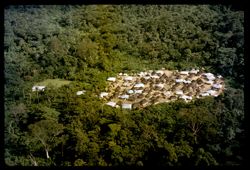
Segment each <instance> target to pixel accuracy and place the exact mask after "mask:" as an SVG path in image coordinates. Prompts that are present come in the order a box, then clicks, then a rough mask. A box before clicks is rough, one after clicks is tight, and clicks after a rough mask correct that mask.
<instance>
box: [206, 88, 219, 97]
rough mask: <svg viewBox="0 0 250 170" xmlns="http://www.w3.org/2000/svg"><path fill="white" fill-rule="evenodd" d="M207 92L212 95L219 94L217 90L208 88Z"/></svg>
mask: <svg viewBox="0 0 250 170" xmlns="http://www.w3.org/2000/svg"><path fill="white" fill-rule="evenodd" d="M207 93H209V94H210V95H211V96H214V95H217V92H216V91H215V90H211V89H210V90H208V91H207Z"/></svg>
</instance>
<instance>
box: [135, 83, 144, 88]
mask: <svg viewBox="0 0 250 170" xmlns="http://www.w3.org/2000/svg"><path fill="white" fill-rule="evenodd" d="M140 87H144V84H143V83H137V84H135V85H134V88H140Z"/></svg>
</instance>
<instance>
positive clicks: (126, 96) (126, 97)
mask: <svg viewBox="0 0 250 170" xmlns="http://www.w3.org/2000/svg"><path fill="white" fill-rule="evenodd" d="M119 98H121V99H128V98H129V95H127V94H124V95H122V96H119Z"/></svg>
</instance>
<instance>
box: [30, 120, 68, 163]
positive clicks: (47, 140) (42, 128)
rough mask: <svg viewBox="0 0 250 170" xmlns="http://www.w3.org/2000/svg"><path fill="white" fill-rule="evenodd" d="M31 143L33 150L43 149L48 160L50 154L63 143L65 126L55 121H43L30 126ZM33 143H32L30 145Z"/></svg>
mask: <svg viewBox="0 0 250 170" xmlns="http://www.w3.org/2000/svg"><path fill="white" fill-rule="evenodd" d="M28 128H29V130H30V131H29V136H27V137H29V140H30V141H29V142H28V144H32V145H31V146H30V147H31V149H32V150H33V149H34V150H38V149H40V148H43V149H44V151H45V154H46V158H47V159H49V158H50V155H49V152H50V151H51V150H52V149H53V148H54V147H55V146H57V145H58V144H59V143H61V142H62V140H63V138H62V136H59V135H62V133H63V129H64V127H63V125H62V124H59V123H57V122H55V121H53V120H41V121H39V122H36V123H34V124H31V125H29V127H28ZM30 142H31V143H30Z"/></svg>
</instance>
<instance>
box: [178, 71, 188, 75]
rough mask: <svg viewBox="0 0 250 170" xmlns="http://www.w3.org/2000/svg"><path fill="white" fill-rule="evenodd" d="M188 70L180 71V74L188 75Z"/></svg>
mask: <svg viewBox="0 0 250 170" xmlns="http://www.w3.org/2000/svg"><path fill="white" fill-rule="evenodd" d="M188 73H189V71H180V74H181V75H188Z"/></svg>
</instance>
